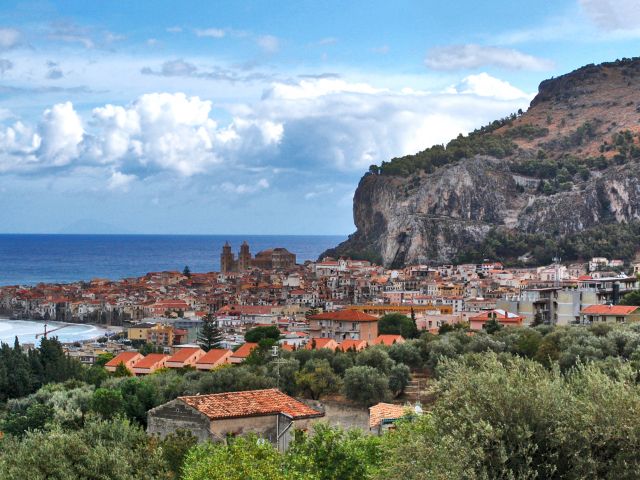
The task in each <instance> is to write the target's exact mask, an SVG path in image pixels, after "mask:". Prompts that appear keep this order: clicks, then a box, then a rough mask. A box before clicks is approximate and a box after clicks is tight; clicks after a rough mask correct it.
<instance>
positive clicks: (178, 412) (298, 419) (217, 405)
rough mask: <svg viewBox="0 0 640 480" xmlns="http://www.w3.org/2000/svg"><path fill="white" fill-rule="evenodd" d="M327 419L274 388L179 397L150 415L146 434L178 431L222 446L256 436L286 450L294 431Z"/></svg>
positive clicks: (164, 433) (148, 413) (157, 408)
mask: <svg viewBox="0 0 640 480" xmlns="http://www.w3.org/2000/svg"><path fill="white" fill-rule="evenodd" d="M322 416H324V413H323V412H320V411H317V410H315V409H313V408H311V407H309V406H307V405H305V404H304V403H302V402H300V401H298V400H296V399H295V398H292V397H290V396H288V395H286V394H284V393H282V392H281V391H279V390H277V389H275V388H271V389H266V390H252V391H244V392H228V393H217V394H211V395H195V396H188V397H178V398H176V399H175V400H172V401H170V402H168V403H165V404H164V405H160V406H158V407H156V408H153V409H151V410H149V411H148V412H147V433H148V434H150V435H159V436H161V437H165V436H166V435H168V434H170V433H174V432H175V431H176V430H178V429H186V430H189V431H191V433H192V434H193V435H195V436H196V437H197V438H198V440H199V441H207V440H210V441H214V442H222V441H225V440H226V439H227V438H229V437H234V436H237V435H245V434H249V433H253V434H255V435H257V436H258V437H260V438H263V439H265V440H268V441H269V442H271V443H272V444H274V445H276V446H277V448H278V449H279V450H281V451H283V450H286V449H287V447H288V445H289V442H290V441H291V438H292V433H293V430H294V429H301V430H307V429H308V428H309V426H310V424H311V423H312V422H313V421H315V420H316V419H318V418H320V417H322Z"/></svg>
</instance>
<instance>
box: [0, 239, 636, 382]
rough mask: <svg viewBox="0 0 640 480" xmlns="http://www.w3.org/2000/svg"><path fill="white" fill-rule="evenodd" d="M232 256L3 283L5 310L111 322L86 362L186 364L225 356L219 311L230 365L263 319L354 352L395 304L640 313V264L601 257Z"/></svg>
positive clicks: (549, 318) (427, 309) (467, 311)
mask: <svg viewBox="0 0 640 480" xmlns="http://www.w3.org/2000/svg"><path fill="white" fill-rule="evenodd" d="M220 265H221V270H222V271H221V272H209V273H196V272H191V271H190V270H189V268H188V267H185V268H184V270H183V271H168V272H152V273H148V274H147V275H145V276H143V277H140V278H125V279H122V280H119V281H111V280H105V279H94V280H91V281H88V282H76V283H71V284H37V285H35V286H8V287H0V315H4V316H7V317H9V318H13V319H37V320H44V321H56V322H75V323H90V324H94V325H99V326H104V327H109V328H110V330H111V332H110V335H108V336H107V335H105V336H104V337H102V338H98V339H96V341H91V342H83V343H79V342H75V343H73V344H67V345H65V349H66V351H67V353H68V355H69V356H72V357H75V358H78V359H79V360H81V361H82V362H83V363H85V364H89V365H91V364H93V363H94V362H95V361H96V359H97V358H98V356H99V355H101V354H104V353H113V354H118V353H121V352H126V351H136V350H137V349H139V348H140V347H141V346H143V345H145V344H148V345H152V346H154V347H157V348H158V349H159V351H162V353H165V354H166V356H165V357H163V358H165V359H166V360H169V359H170V354H175V353H176V352H178V351H179V350H181V349H191V350H190V351H192V352H196V354H195V355H194V356H192V357H189V360H188V361H187V362H186V364H192V365H194V366H197V367H198V368H205V369H206V368H212V367H213V366H214V365H212V364H210V363H209V364H208V363H206V361H207V359H205V363H203V364H202V365H204V366H202V365H200V364H198V363H197V362H198V361H199V360H200V358H199V357H198V355H204V352H202V351H200V352H201V354H198V353H197V351H198V350H199V349H198V345H197V341H198V338H199V335H200V331H201V329H202V325H203V322H205V321H207V320H210V321H213V322H214V324H215V326H216V327H217V328H219V329H220V331H221V334H222V338H221V342H220V343H221V346H222V347H223V348H224V349H226V350H227V351H228V354H225V356H224V358H222V359H219V360H220V362H223V363H240V362H241V361H242V360H243V358H245V357H246V356H247V355H248V354H249V353H250V352H251V348H253V347H255V345H256V344H247V345H244V344H245V334H246V332H247V331H249V330H251V329H253V328H255V327H268V326H272V327H276V328H277V329H278V331H279V332H280V339H279V343H280V346H281V348H282V349H285V350H295V349H300V348H332V349H334V350H335V349H345V350H346V349H347V348H356V349H360V348H364V347H366V346H367V345H373V344H375V343H377V342H380V341H382V340H381V339H380V337H379V335H378V328H377V319H378V318H380V317H381V316H383V315H386V314H392V313H399V314H403V315H406V316H407V317H410V318H411V319H412V320H413V321H414V322H415V325H416V327H417V329H418V331H419V332H430V333H432V334H437V333H438V332H439V331H441V330H442V329H445V330H446V329H447V328H450V327H453V326H454V325H456V324H460V325H465V326H468V328H470V329H471V330H481V329H483V328H484V327H485V324H486V323H487V322H488V321H490V320H492V319H494V320H496V321H497V322H499V323H500V324H503V325H508V326H534V325H541V324H547V325H557V326H562V325H571V324H591V323H593V322H601V321H604V322H608V321H611V322H625V321H630V320H638V319H640V310H639V309H638V308H635V309H633V308H628V307H622V306H618V305H617V304H618V303H619V301H620V299H621V298H622V297H623V296H624V295H625V294H627V293H630V292H633V291H635V290H638V288H639V287H640V281H639V280H638V275H639V273H640V262H638V263H633V264H630V265H624V263H623V262H622V261H620V260H615V259H612V260H610V259H606V258H593V259H591V260H590V261H589V262H587V263H575V264H569V265H564V264H561V263H559V262H558V263H555V264H552V265H549V266H544V267H537V268H506V267H504V266H503V265H502V264H501V263H499V262H491V261H486V262H484V263H481V264H463V265H441V266H426V265H414V266H408V267H406V268H403V269H385V268H383V267H381V266H378V265H375V264H372V263H370V262H368V261H364V260H350V259H345V258H339V259H333V258H323V259H322V260H321V261H317V262H311V261H307V262H305V263H304V264H302V265H299V264H296V256H295V254H292V253H290V252H288V251H287V250H286V249H284V248H274V249H271V250H266V251H263V252H259V253H258V254H257V255H256V256H255V257H253V256H252V255H251V253H250V246H249V245H248V244H247V243H246V242H245V243H243V245H242V246H241V247H240V251H239V254H238V256H237V258H236V256H235V255H234V254H233V253H232V251H231V247H230V246H229V245H228V244H226V245H225V246H224V247H223V249H222V252H221V254H220ZM114 332H115V334H114ZM52 335H53V334H52ZM25 347H29V344H26V345H25ZM183 356H184V354H183ZM141 358H142V357H139V358H138V359H139V360H140V359H141ZM185 358H186V357H185ZM189 362H191V363H189ZM146 363H148V362H145V363H144V365H146ZM165 363H166V362H164V361H160V362H156V363H154V364H153V366H152V367H146V366H145V367H140V368H142V370H139V371H140V372H142V371H144V372H146V373H148V372H149V368H151V369H152V370H153V368H160V367H162V366H165ZM131 365H132V368H133V367H134V365H133V363H131ZM171 365H172V362H171V361H169V362H168V363H167V366H171ZM184 365H185V362H184V361H182V362H178V363H177V364H176V366H177V367H182V366H184ZM216 365H217V363H216ZM133 371H138V370H136V369H134V370H133Z"/></svg>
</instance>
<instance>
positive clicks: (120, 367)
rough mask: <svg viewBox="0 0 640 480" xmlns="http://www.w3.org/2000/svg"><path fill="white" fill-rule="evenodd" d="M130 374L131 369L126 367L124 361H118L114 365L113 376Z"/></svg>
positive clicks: (128, 375) (127, 375)
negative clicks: (115, 365) (116, 364)
mask: <svg viewBox="0 0 640 480" xmlns="http://www.w3.org/2000/svg"><path fill="white" fill-rule="evenodd" d="M132 375H133V374H132V373H131V370H129V369H128V368H127V366H126V365H125V364H124V362H120V363H119V364H118V366H117V367H116V370H115V372H113V376H114V377H130V376H132Z"/></svg>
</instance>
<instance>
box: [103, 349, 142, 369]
mask: <svg viewBox="0 0 640 480" xmlns="http://www.w3.org/2000/svg"><path fill="white" fill-rule="evenodd" d="M136 355H140V354H139V353H138V352H122V353H119V354H118V355H116V356H115V357H113V358H112V359H111V360H109V361H108V362H107V363H105V367H117V366H118V365H120V364H121V363H124V364H126V363H127V362H130V361H131V360H132V359H133V358H134V357H135V356H136Z"/></svg>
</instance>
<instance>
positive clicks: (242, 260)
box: [220, 241, 296, 273]
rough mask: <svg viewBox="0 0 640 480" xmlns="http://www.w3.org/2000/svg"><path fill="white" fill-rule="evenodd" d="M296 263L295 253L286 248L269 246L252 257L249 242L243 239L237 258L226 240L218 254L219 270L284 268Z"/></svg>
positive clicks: (224, 271) (241, 270) (225, 271)
mask: <svg viewBox="0 0 640 480" xmlns="http://www.w3.org/2000/svg"><path fill="white" fill-rule="evenodd" d="M295 265H296V255H295V254H294V253H291V252H289V251H288V250H287V249H286V248H282V247H279V248H271V249H269V250H263V251H261V252H258V253H257V254H256V256H255V258H253V257H252V256H251V252H250V251H249V244H248V243H247V242H246V241H245V242H242V245H241V246H240V252H238V258H235V255H234V254H233V252H232V251H231V245H229V242H226V243H225V244H224V246H223V247H222V253H221V254H220V271H221V272H222V273H228V272H244V271H246V270H250V269H252V268H260V269H263V270H286V269H289V268H292V267H294V266H295Z"/></svg>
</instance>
